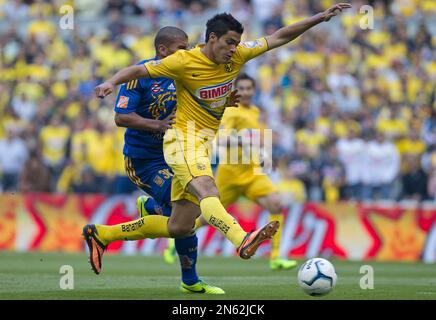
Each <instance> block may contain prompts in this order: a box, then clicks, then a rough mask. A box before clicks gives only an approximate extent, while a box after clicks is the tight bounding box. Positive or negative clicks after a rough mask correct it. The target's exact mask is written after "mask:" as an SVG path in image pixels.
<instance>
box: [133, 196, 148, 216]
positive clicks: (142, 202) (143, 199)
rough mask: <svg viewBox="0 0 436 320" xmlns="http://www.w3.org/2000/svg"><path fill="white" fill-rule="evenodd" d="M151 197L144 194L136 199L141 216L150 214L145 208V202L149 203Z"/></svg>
mask: <svg viewBox="0 0 436 320" xmlns="http://www.w3.org/2000/svg"><path fill="white" fill-rule="evenodd" d="M149 198H150V197H149V196H146V195H143V196H140V197H138V199H136V208H137V209H138V212H139V215H140V217H141V218H143V217H145V216H148V215H149V213H148V212H147V210H145V204H146V203H147V201H148V199H149Z"/></svg>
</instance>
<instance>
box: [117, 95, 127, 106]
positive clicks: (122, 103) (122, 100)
mask: <svg viewBox="0 0 436 320" xmlns="http://www.w3.org/2000/svg"><path fill="white" fill-rule="evenodd" d="M128 103H129V97H126V96H120V99H119V100H118V103H117V108H119V109H126V108H127V104H128Z"/></svg>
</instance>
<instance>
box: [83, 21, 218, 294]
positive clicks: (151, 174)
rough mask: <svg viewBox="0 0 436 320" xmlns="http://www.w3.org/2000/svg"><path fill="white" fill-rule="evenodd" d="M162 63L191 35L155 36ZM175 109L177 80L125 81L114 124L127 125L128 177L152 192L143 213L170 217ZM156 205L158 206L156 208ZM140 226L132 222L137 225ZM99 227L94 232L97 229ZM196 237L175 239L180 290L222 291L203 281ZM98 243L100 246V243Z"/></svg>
mask: <svg viewBox="0 0 436 320" xmlns="http://www.w3.org/2000/svg"><path fill="white" fill-rule="evenodd" d="M154 44H155V49H156V56H155V57H154V58H153V59H149V60H143V61H141V62H139V63H138V65H142V64H144V63H145V62H148V61H158V60H160V59H163V58H165V57H167V56H169V55H171V54H173V53H174V52H176V51H177V50H179V49H187V46H188V36H187V35H186V33H185V32H184V31H183V30H181V29H179V28H176V27H164V28H162V29H160V30H159V32H158V33H157V35H156V37H155V41H154ZM175 109H176V88H175V85H174V81H173V80H172V79H168V78H155V79H138V80H133V81H130V82H128V83H126V84H123V85H122V86H121V88H120V91H119V93H118V97H117V100H116V103H115V112H116V115H115V122H116V124H117V126H119V127H126V128H127V129H126V132H125V135H124V142H125V144H124V150H123V153H124V159H125V168H126V172H127V175H128V176H129V178H130V179H131V180H132V181H133V182H134V183H135V184H136V185H137V186H138V187H139V188H141V189H142V190H143V191H145V192H146V193H147V194H148V195H150V196H151V197H153V199H152V198H149V199H147V196H142V197H140V198H138V208H139V210H140V214H141V217H144V216H145V215H147V214H163V215H164V216H170V215H171V181H172V177H173V173H172V171H171V169H170V167H169V166H168V165H167V163H166V162H165V159H164V155H163V146H162V144H163V136H164V133H165V131H166V130H167V129H169V128H171V127H172V124H173V123H174V117H175ZM156 203H157V205H158V206H156ZM134 227H135V226H132V228H134ZM89 228H91V229H93V228H95V227H94V225H87V226H85V228H84V236H85V240H86V242H87V244H88V247H89V250H90V262H91V266H92V268H93V270H94V272H95V273H97V274H99V273H100V271H101V270H100V266H101V261H99V262H98V261H97V260H99V259H101V258H100V257H101V254H102V252H101V253H100V252H97V250H98V249H97V250H94V249H93V248H95V247H96V246H92V241H98V238H94V237H91V236H90V235H89V234H90V232H89V231H90V230H88V229H89ZM92 231H94V230H92ZM197 243H198V239H197V236H196V235H195V234H194V235H192V236H189V237H187V238H182V239H175V248H176V251H177V253H178V255H179V258H180V265H181V269H182V283H181V291H182V292H184V293H206V294H223V293H224V291H223V290H222V289H221V288H218V287H215V286H212V285H209V284H207V283H205V282H203V281H202V280H201V279H199V277H198V275H197V272H196V263H197ZM97 247H98V246H97ZM94 260H96V261H94Z"/></svg>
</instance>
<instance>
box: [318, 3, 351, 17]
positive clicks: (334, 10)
mask: <svg viewBox="0 0 436 320" xmlns="http://www.w3.org/2000/svg"><path fill="white" fill-rule="evenodd" d="M349 8H351V4H349V3H338V4H335V5H334V6H333V7H330V8H328V9H327V10H326V11H324V12H323V13H322V14H323V18H324V21H329V20H330V19H331V18H332V17H334V16H337V15H338V13H340V12H342V10H344V9H349Z"/></svg>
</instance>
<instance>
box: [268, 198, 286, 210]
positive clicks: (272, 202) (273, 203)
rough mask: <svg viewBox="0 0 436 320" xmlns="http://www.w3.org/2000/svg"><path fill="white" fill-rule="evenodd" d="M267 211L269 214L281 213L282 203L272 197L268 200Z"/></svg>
mask: <svg viewBox="0 0 436 320" xmlns="http://www.w3.org/2000/svg"><path fill="white" fill-rule="evenodd" d="M268 207H269V208H268V211H269V212H271V213H281V212H282V209H283V204H282V201H281V200H280V197H277V196H272V197H271V198H269V199H268Z"/></svg>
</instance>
